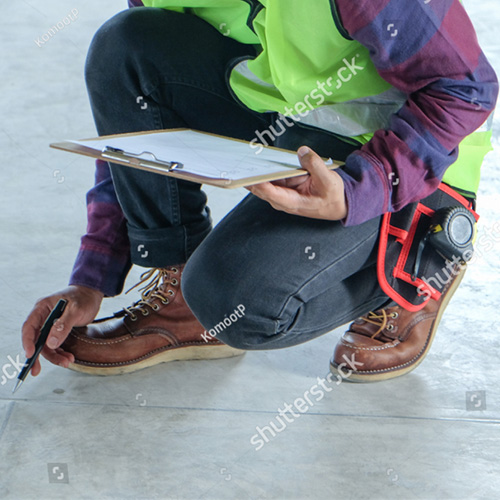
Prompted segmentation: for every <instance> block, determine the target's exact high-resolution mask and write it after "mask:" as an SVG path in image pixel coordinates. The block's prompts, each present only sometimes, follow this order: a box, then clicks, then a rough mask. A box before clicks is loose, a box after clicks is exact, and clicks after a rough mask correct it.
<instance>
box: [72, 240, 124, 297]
mask: <svg viewBox="0 0 500 500" xmlns="http://www.w3.org/2000/svg"><path fill="white" fill-rule="evenodd" d="M131 267H132V264H131V262H130V256H122V255H120V256H117V255H110V254H108V253H105V252H103V251H102V250H100V249H99V248H86V247H82V248H80V251H79V252H78V256H77V258H76V261H75V265H74V266H73V271H72V273H71V276H70V280H69V284H70V285H81V286H86V287H88V288H93V289H95V290H98V291H100V292H102V293H104V295H105V296H106V297H114V296H116V295H120V293H121V292H122V291H123V285H124V284H125V279H126V278H127V275H128V273H129V271H130V268H131Z"/></svg>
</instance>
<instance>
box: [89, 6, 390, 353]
mask: <svg viewBox="0 0 500 500" xmlns="http://www.w3.org/2000/svg"><path fill="white" fill-rule="evenodd" d="M248 54H250V55H254V54H255V52H254V49H253V47H251V46H247V45H242V44H239V43H237V42H236V41H234V40H232V39H230V38H227V37H224V36H223V35H222V34H221V33H219V32H218V31H217V30H216V29H214V28H212V27H211V26H210V25H208V24H207V23H205V22H204V21H202V20H200V19H198V18H196V17H194V16H191V15H189V14H179V13H175V12H168V11H165V10H161V9H153V8H136V9H132V10H129V11H125V12H122V13H120V14H118V15H117V16H115V17H114V18H112V19H111V20H110V21H108V22H107V23H106V24H105V25H104V26H103V27H102V28H101V29H100V30H99V31H98V32H97V34H96V36H95V38H94V40H93V42H92V45H91V47H90V50H89V55H88V59H87V65H86V81H87V87H88V91H89V96H90V102H91V106H92V111H93V114H94V119H95V122H96V126H97V129H98V132H99V134H100V135H105V134H115V133H123V132H135V131H141V130H157V129H166V128H176V127H188V128H194V129H198V130H203V131H208V132H213V133H216V134H221V135H227V136H231V137H235V138H239V139H244V140H248V141H250V140H251V139H253V138H254V137H255V134H256V131H264V130H266V129H268V128H269V126H270V125H272V124H273V123H274V120H275V119H276V115H275V114H273V113H266V114H259V113H255V112H252V111H250V110H248V109H246V108H244V107H242V106H241V105H239V104H238V103H237V102H235V101H234V99H233V98H232V97H231V95H230V93H229V91H228V89H227V85H226V81H225V68H226V65H227V63H228V61H230V60H231V59H234V58H238V57H242V56H245V55H248ZM146 104H147V106H146ZM275 130H277V132H278V134H279V133H281V132H282V131H281V130H280V129H279V127H276V129H275ZM278 134H275V135H276V136H277V135H278ZM302 144H306V145H308V146H310V147H312V148H313V149H314V150H315V151H316V152H318V153H319V154H320V155H322V156H326V157H328V156H331V157H334V158H336V159H340V160H341V159H343V158H345V156H346V155H347V154H349V152H351V151H352V150H353V149H354V147H353V146H352V145H349V144H347V143H345V142H344V141H341V140H339V139H338V138H337V137H335V136H333V135H331V134H328V133H325V132H321V131H318V130H313V129H310V128H303V127H299V126H297V125H295V126H294V127H292V128H290V129H288V130H286V131H285V132H283V133H281V135H280V136H279V137H277V138H276V141H275V145H277V146H279V147H283V148H288V149H296V148H298V147H299V146H300V145H302ZM111 172H112V176H113V182H114V185H115V189H116V192H117V195H118V199H119V202H120V205H121V207H122V210H123V212H124V214H125V216H126V218H127V222H128V234H129V238H130V241H131V248H132V261H133V262H134V263H135V264H137V265H140V266H148V267H164V266H168V265H174V264H179V263H183V262H186V261H187V265H186V268H185V271H184V275H183V280H182V289H183V292H184V295H185V297H186V300H187V302H188V304H189V306H190V307H191V309H192V310H193V312H194V314H195V315H196V316H197V317H198V319H199V320H200V321H201V323H202V324H203V325H204V327H205V328H207V330H209V329H212V328H213V327H214V326H215V325H217V324H220V323H221V322H222V321H223V320H224V319H225V318H226V325H230V326H227V327H226V328H225V329H224V330H223V331H220V333H218V335H217V336H218V338H220V339H221V340H222V341H224V342H226V343H227V344H230V345H232V346H235V347H240V348H243V349H275V348H280V347H288V346H291V345H295V344H299V343H302V342H306V341H308V340H310V339H312V338H314V337H317V336H319V335H322V334H324V333H326V332H328V331H330V330H332V329H334V328H336V327H338V326H340V325H342V324H344V323H347V322H348V321H351V320H353V319H354V318H356V317H357V316H359V315H361V314H364V313H366V312H367V311H369V310H372V309H376V308H378V307H380V306H382V305H384V304H386V303H387V302H388V297H387V296H386V295H385V294H384V293H383V291H382V290H381V289H380V287H379V285H378V283H377V277H376V269H375V259H376V251H377V241H378V233H379V226H380V218H374V219H373V220H371V221H368V222H366V223H364V224H362V225H359V226H356V227H350V228H345V227H343V226H342V225H341V224H340V223H339V222H333V221H322V220H315V219H308V218H305V217H298V216H294V215H289V214H286V213H284V212H279V211H276V210H274V209H273V208H272V207H271V206H270V205H269V204H268V203H266V202H264V201H262V200H260V199H258V198H256V197H255V196H253V195H249V196H247V197H246V198H245V199H244V200H243V201H242V202H241V203H240V204H239V205H238V206H237V207H236V208H234V210H232V211H231V212H230V213H229V214H228V215H227V216H226V217H225V218H224V219H223V220H222V221H221V222H220V223H219V224H218V225H217V227H215V229H213V230H212V229H211V226H212V224H211V218H210V211H209V210H208V208H207V207H206V196H205V194H204V193H203V191H201V189H200V187H201V186H200V185H197V184H193V183H190V182H185V181H179V180H176V179H172V178H168V177H164V176H159V175H157V174H151V173H146V172H142V171H136V170H133V169H129V168H123V167H121V166H115V165H111ZM144 244H147V248H148V252H149V256H148V258H146V259H144V258H142V257H141V256H140V252H137V255H135V253H136V252H135V249H137V248H138V247H139V246H140V245H144ZM239 305H240V306H241V307H240V311H242V310H243V308H244V314H243V313H240V315H238V316H236V315H235V314H234V310H235V309H236V308H237V306H239ZM231 314H232V316H231ZM229 318H233V319H234V318H237V321H232V320H230V319H229Z"/></svg>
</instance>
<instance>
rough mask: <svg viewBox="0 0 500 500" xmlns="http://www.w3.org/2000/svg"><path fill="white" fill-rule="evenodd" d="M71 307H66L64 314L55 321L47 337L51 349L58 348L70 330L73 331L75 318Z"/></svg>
mask: <svg viewBox="0 0 500 500" xmlns="http://www.w3.org/2000/svg"><path fill="white" fill-rule="evenodd" d="M69 309H70V308H69V307H66V310H65V311H64V313H63V315H62V316H61V317H60V318H59V319H56V320H55V321H54V324H53V325H52V328H51V329H50V333H49V335H48V337H47V343H46V346H47V347H48V348H49V349H57V348H58V347H59V346H60V345H61V344H62V343H63V342H64V341H65V340H66V337H67V336H68V335H69V332H71V329H72V328H73V326H74V324H75V318H74V317H73V316H74V315H73V314H71V311H70V310H69Z"/></svg>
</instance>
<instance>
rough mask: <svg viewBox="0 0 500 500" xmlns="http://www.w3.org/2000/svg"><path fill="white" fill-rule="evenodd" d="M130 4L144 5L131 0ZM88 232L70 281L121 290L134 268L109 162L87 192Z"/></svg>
mask: <svg viewBox="0 0 500 500" xmlns="http://www.w3.org/2000/svg"><path fill="white" fill-rule="evenodd" d="M128 5H129V7H139V6H142V5H143V4H142V2H141V1H140V0H128ZM87 220H88V223H87V233H86V234H85V235H84V236H83V237H82V242H81V245H80V250H79V252H78V255H77V257H76V261H75V264H74V266H73V271H72V273H71V277H70V280H69V284H70V285H83V286H87V287H89V288H94V289H96V290H99V291H101V292H103V293H104V294H105V295H106V296H108V297H112V296H114V295H118V294H119V293H121V291H122V289H123V284H124V282H125V278H126V277H127V274H128V272H129V270H130V267H131V263H130V243H129V240H128V235H127V227H126V221H125V216H124V215H123V212H122V210H121V208H120V205H119V203H118V199H117V197H116V193H115V188H114V186H113V181H112V179H111V172H110V170H109V166H108V164H107V163H106V162H103V161H100V160H97V162H96V179H95V185H94V187H93V188H92V189H91V190H90V191H89V192H88V193H87Z"/></svg>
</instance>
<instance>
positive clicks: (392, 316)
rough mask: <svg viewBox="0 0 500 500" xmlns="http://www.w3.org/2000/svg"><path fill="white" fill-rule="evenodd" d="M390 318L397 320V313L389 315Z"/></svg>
mask: <svg viewBox="0 0 500 500" xmlns="http://www.w3.org/2000/svg"><path fill="white" fill-rule="evenodd" d="M391 318H394V319H397V318H399V313H398V312H395V311H394V312H393V313H391Z"/></svg>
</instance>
